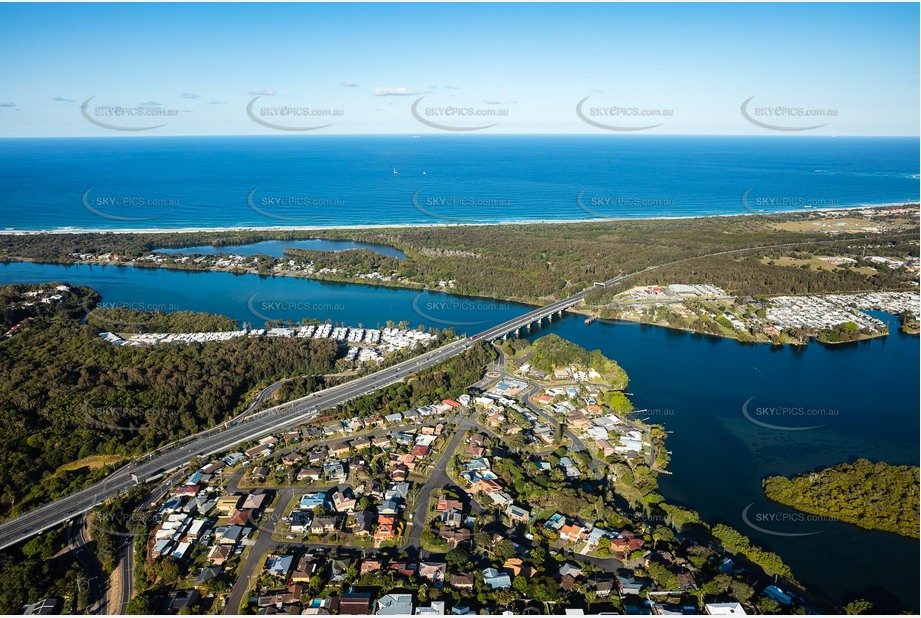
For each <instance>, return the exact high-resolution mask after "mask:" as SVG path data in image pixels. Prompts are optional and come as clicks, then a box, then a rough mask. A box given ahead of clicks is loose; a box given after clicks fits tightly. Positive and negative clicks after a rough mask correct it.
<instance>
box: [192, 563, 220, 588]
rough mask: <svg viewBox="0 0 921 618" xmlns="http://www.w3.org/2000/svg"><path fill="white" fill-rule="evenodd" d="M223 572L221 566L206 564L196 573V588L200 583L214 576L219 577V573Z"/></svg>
mask: <svg viewBox="0 0 921 618" xmlns="http://www.w3.org/2000/svg"><path fill="white" fill-rule="evenodd" d="M223 572H224V567H223V566H206V567H205V568H203V569H202V570H201V573H199V574H198V578H197V579H196V580H195V587H196V588H198V587H199V586H201V585H202V584H204V583H207V582H209V581H211V580H212V579H214V578H216V577H220V575H221V573H223Z"/></svg>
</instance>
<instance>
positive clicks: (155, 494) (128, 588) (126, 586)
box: [109, 471, 183, 616]
mask: <svg viewBox="0 0 921 618" xmlns="http://www.w3.org/2000/svg"><path fill="white" fill-rule="evenodd" d="M182 474H183V473H182V472H181V471H180V472H177V473H175V474H172V475H170V476H169V477H167V478H166V479H165V480H163V481H161V482H160V483H159V484H158V485H157V486H156V487H155V488H154V489H152V490H151V492H150V493H149V494H147V496H146V497H145V498H144V500H143V501H142V502H141V504H139V505H138V507H137V509H136V510H139V511H143V510H146V509H148V508H150V507H151V506H153V505H154V504H155V503H156V502H157V501H158V500H159V499H160V498H162V497H163V496H164V495H165V494H166V492H167V491H168V490H169V488H170V487H172V486H173V485H175V484H176V482H177V481H178V480H179V477H180V476H182ZM120 551H121V560H119V563H118V569H119V570H120V571H121V598H119V599H109V601H110V602H109V613H110V614H111V615H115V616H121V615H124V614H126V613H127V611H126V610H127V607H128V602H129V601H131V598H132V597H133V596H134V561H135V555H134V537H130V536H129V537H126V538H125V539H124V542H123V543H122V546H121V550H120Z"/></svg>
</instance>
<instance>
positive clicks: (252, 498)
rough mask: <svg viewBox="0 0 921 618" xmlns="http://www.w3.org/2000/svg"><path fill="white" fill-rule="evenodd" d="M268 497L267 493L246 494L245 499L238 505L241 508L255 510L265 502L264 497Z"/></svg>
mask: <svg viewBox="0 0 921 618" xmlns="http://www.w3.org/2000/svg"><path fill="white" fill-rule="evenodd" d="M267 497H268V494H249V495H248V496H246V499H245V500H243V505H242V506H241V507H240V509H241V510H244V509H248V510H256V509H261V508H262V504H263V503H264V502H265V499H266V498H267Z"/></svg>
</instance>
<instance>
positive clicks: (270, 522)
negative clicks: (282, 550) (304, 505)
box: [224, 488, 303, 614]
mask: <svg viewBox="0 0 921 618" xmlns="http://www.w3.org/2000/svg"><path fill="white" fill-rule="evenodd" d="M295 491H298V490H296V489H292V488H287V489H282V490H277V495H276V497H275V504H274V506H272V507H271V508H270V509H268V510H266V512H265V513H264V514H263V515H262V519H261V521H260V522H259V529H258V531H257V532H255V534H256V537H255V539H254V541H253V544H252V545H250V546H249V554H248V555H247V556H246V559H245V560H244V561H243V565H242V566H241V567H240V572H239V573H238V574H237V579H236V582H234V585H233V588H232V589H231V591H230V595H229V596H228V598H227V604H226V606H225V607H224V613H225V614H238V613H239V612H240V604H241V603H242V602H243V600H244V598H245V597H246V594H247V592H248V591H249V590H250V589H251V588H252V587H253V585H254V584H255V582H256V580H257V579H258V578H259V576H260V575H261V574H262V556H263V554H265V553H266V552H268V551H270V550H271V549H272V548H274V547H276V546H284V545H285V544H284V543H279V542H278V541H275V540H273V539H272V530H274V529H275V527H276V526H277V525H278V524H279V522H280V521H281V518H282V516H283V515H284V513H285V509H286V508H287V507H288V504H289V503H290V502H291V498H292V497H293V496H294V493H295ZM299 491H301V492H303V489H301V490H299Z"/></svg>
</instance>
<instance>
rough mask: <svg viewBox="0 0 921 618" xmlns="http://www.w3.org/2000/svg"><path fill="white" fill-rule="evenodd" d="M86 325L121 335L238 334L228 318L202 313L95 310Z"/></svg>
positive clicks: (114, 308)
mask: <svg viewBox="0 0 921 618" xmlns="http://www.w3.org/2000/svg"><path fill="white" fill-rule="evenodd" d="M86 323H87V324H89V325H90V326H93V327H95V328H98V329H99V330H101V331H107V330H111V331H115V332H117V333H203V332H216V331H231V330H237V321H236V320H234V319H231V318H228V317H227V316H223V315H215V314H213V313H200V312H198V311H138V310H136V309H127V308H116V307H113V308H99V307H97V308H94V309H92V310H91V311H90V312H89V313H87V314H86Z"/></svg>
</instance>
